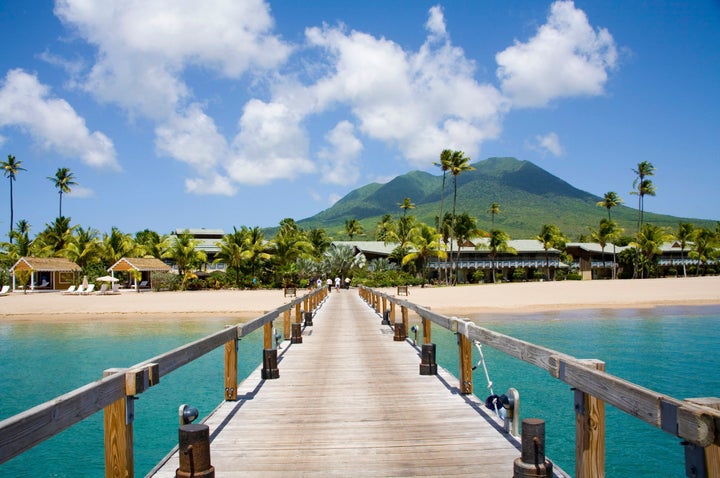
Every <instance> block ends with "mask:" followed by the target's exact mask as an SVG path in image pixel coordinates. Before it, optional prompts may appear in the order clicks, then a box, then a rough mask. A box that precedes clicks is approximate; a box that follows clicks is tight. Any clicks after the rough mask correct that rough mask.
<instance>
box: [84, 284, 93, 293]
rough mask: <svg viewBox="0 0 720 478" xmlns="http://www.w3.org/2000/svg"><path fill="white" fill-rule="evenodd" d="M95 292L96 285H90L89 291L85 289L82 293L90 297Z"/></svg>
mask: <svg viewBox="0 0 720 478" xmlns="http://www.w3.org/2000/svg"><path fill="white" fill-rule="evenodd" d="M93 291H95V284H90V285H89V286H88V288H87V289H85V292H81V293H82V295H90V294H92V293H93Z"/></svg>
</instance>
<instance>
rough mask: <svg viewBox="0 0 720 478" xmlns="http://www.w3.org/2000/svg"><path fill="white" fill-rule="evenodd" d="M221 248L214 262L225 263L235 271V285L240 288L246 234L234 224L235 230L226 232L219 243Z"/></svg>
mask: <svg viewBox="0 0 720 478" xmlns="http://www.w3.org/2000/svg"><path fill="white" fill-rule="evenodd" d="M217 246H218V247H219V248H220V250H219V251H218V253H217V254H215V259H214V260H213V263H214V264H217V263H220V262H222V263H224V264H226V265H227V267H228V269H229V270H230V271H235V287H237V288H240V286H241V284H240V268H241V267H242V265H243V263H244V261H245V258H246V256H247V254H246V252H247V250H246V248H245V246H246V242H245V234H243V230H240V231H238V230H237V228H236V227H235V226H233V232H232V233H229V234H225V235H224V236H223V237H222V239H221V240H220V242H218V243H217Z"/></svg>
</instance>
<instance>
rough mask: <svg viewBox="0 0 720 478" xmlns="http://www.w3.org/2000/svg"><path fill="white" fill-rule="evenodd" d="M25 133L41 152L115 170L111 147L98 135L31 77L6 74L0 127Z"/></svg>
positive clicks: (0, 90)
mask: <svg viewBox="0 0 720 478" xmlns="http://www.w3.org/2000/svg"><path fill="white" fill-rule="evenodd" d="M3 126H16V127H18V128H20V129H22V130H24V131H26V132H27V133H28V134H29V135H30V136H31V137H32V138H33V140H34V141H35V142H36V143H37V144H38V145H39V146H41V147H42V148H44V149H46V150H48V151H53V152H56V153H58V154H60V155H62V156H65V157H68V158H79V159H80V160H82V161H83V162H84V163H86V164H87V165H89V166H92V167H95V168H110V169H114V170H117V169H119V165H118V163H117V161H116V159H115V147H114V146H113V143H112V141H111V140H110V139H109V138H108V137H107V136H105V135H104V134H103V133H101V132H99V131H93V132H91V131H90V130H89V129H88V128H87V126H86V124H85V120H84V119H83V118H82V117H81V116H80V115H78V114H77V112H76V111H75V110H74V109H73V107H72V106H71V105H70V104H69V103H68V102H67V101H65V100H63V99H61V98H55V97H52V96H51V93H50V89H49V88H48V87H47V86H45V85H43V84H41V83H40V82H39V81H38V79H37V77H36V76H35V75H31V74H29V73H27V72H25V71H23V70H19V69H15V70H10V71H9V72H8V73H7V75H6V76H5V81H4V82H3V84H2V85H1V86H0V127H3Z"/></svg>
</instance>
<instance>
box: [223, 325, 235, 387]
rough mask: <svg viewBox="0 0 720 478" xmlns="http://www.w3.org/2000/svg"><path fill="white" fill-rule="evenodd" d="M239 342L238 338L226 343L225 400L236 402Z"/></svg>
mask: <svg viewBox="0 0 720 478" xmlns="http://www.w3.org/2000/svg"><path fill="white" fill-rule="evenodd" d="M237 350H238V340H237V337H236V338H235V339H234V340H230V341H228V342H225V355H224V357H225V400H229V401H234V400H237V386H238V371H237V365H238V358H237Z"/></svg>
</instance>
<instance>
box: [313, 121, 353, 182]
mask: <svg viewBox="0 0 720 478" xmlns="http://www.w3.org/2000/svg"><path fill="white" fill-rule="evenodd" d="M325 140H326V141H327V142H328V147H326V148H323V149H321V150H320V152H319V153H318V157H320V158H321V159H322V161H321V164H320V168H321V171H322V178H323V181H325V182H328V183H332V184H343V185H347V184H353V183H355V182H356V181H357V179H358V177H359V176H360V163H359V161H358V156H359V155H360V153H361V152H362V149H363V145H362V142H360V140H359V139H357V137H356V136H355V128H354V127H353V125H352V123H350V122H349V121H341V122H340V123H338V124H337V125H336V126H335V127H334V128H333V129H332V130H331V131H330V132H329V133H328V134H327V135H325Z"/></svg>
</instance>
